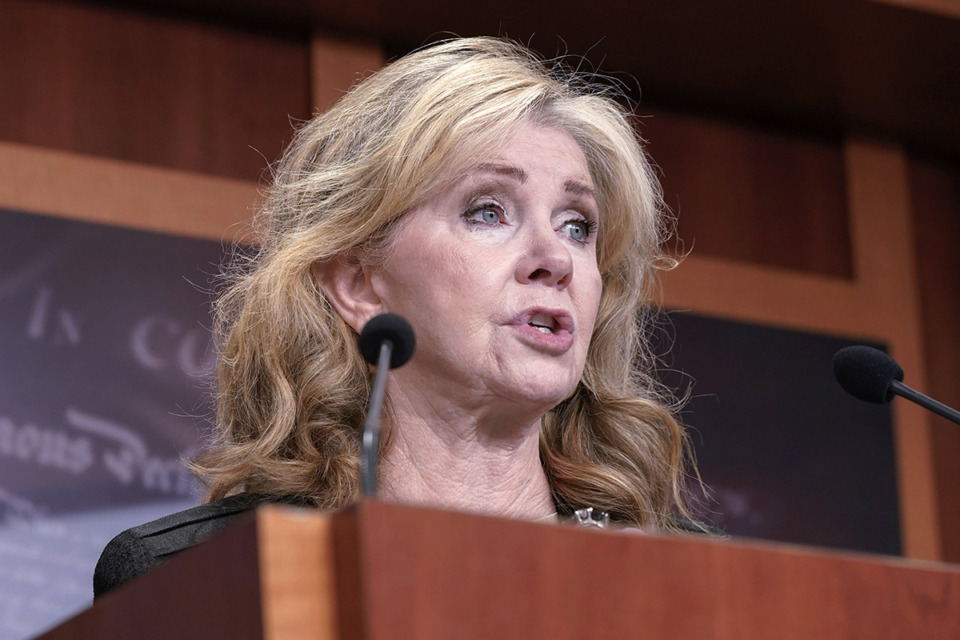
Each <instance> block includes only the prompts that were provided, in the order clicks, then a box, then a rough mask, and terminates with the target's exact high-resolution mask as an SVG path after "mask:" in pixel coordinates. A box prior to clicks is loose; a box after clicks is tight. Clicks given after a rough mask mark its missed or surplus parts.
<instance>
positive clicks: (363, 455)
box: [359, 313, 417, 498]
mask: <svg viewBox="0 0 960 640" xmlns="http://www.w3.org/2000/svg"><path fill="white" fill-rule="evenodd" d="M359 346H360V353H362V354H363V357H364V358H366V360H367V362H369V363H370V364H372V365H376V367H377V373H376V375H375V376H374V378H373V389H372V390H371V391H370V406H369V408H368V410H367V419H366V421H364V423H363V445H362V448H361V452H360V481H361V485H362V487H363V495H364V496H366V497H368V498H374V497H376V495H377V459H378V457H379V455H380V409H381V408H382V406H383V392H384V389H385V387H386V384H387V371H389V370H390V369H396V368H397V367H400V366H403V365H404V364H406V363H407V361H408V360H410V358H411V357H412V356H413V351H414V349H415V348H416V346H417V341H416V338H415V337H414V335H413V327H411V326H410V323H409V322H407V321H406V320H405V319H404V318H403V317H402V316H398V315H397V314H395V313H381V314H380V315H378V316H374V317H373V318H371V319H370V321H369V322H367V324H366V325H364V327H363V330H362V331H361V332H360V340H359Z"/></svg>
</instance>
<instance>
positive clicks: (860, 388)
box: [833, 345, 903, 404]
mask: <svg viewBox="0 0 960 640" xmlns="http://www.w3.org/2000/svg"><path fill="white" fill-rule="evenodd" d="M833 375H835V376H836V377H837V382H839V383H840V386H841V387H843V388H844V390H846V392H847V393H849V394H850V395H852V396H854V397H856V398H860V399H861V400H866V401H867V402H875V403H877V404H883V403H884V402H890V400H892V399H893V388H892V386H891V385H892V383H893V381H894V380H903V369H901V368H900V365H898V364H897V362H896V360H894V359H893V358H891V357H890V356H888V355H887V354H886V353H884V352H883V351H880V350H879V349H874V348H873V347H867V346H864V345H857V346H854V347H844V348H843V349H840V351H837V353H836V355H834V356H833Z"/></svg>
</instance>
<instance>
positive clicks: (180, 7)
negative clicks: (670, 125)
mask: <svg viewBox="0 0 960 640" xmlns="http://www.w3.org/2000/svg"><path fill="white" fill-rule="evenodd" d="M110 1H112V2H114V3H118V4H124V5H128V6H149V7H151V8H162V9H163V10H167V11H181V12H189V13H201V14H204V15H219V16H226V17H229V18H230V19H237V20H244V21H249V22H250V23H252V24H257V25H262V24H264V22H270V23H271V24H274V25H276V26H278V27H279V28H287V29H290V28H294V29H296V28H303V27H304V26H305V25H308V24H312V25H313V26H314V27H316V28H319V29H323V30H327V31H334V32H338V33H353V34H363V35H365V36H367V37H369V38H373V39H380V40H382V41H383V42H385V43H388V44H389V45H390V47H391V49H390V52H391V53H394V52H402V51H408V50H409V49H410V48H412V47H417V46H419V45H422V44H423V43H424V42H426V41H428V40H430V39H436V38H438V37H444V36H446V35H450V34H456V35H463V36H468V35H509V36H511V37H513V38H516V39H518V40H521V41H523V42H528V41H529V42H530V43H531V44H532V45H533V46H534V47H535V48H537V49H539V50H541V51H542V52H543V53H545V54H547V55H552V54H555V53H557V52H560V53H565V52H569V53H573V54H576V55H588V57H589V59H590V61H592V63H593V64H600V65H601V66H602V68H603V70H604V71H607V72H611V71H617V72H627V73H630V74H632V75H633V76H634V77H635V78H636V79H637V81H638V82H639V84H640V86H641V87H642V88H643V91H644V95H645V96H646V97H649V98H651V99H653V100H655V101H656V102H657V103H658V104H671V105H674V106H682V107H685V108H692V109H699V108H700V107H701V106H702V105H709V108H710V110H711V111H712V112H715V113H721V112H724V113H728V114H738V115H747V116H749V117H751V118H762V119H766V120H768V121H772V122H777V123H785V124H788V125H793V124H795V123H797V122H800V123H803V124H805V125H807V126H816V127H825V128H828V129H830V130H833V131H841V130H847V129H851V128H857V129H860V130H868V131H870V132H872V133H880V134H883V135H884V136H886V137H890V138H893V139H897V140H902V141H904V142H908V143H914V142H915V143H918V144H923V145H931V146H934V147H937V148H940V149H946V150H947V151H951V152H954V153H955V152H956V151H957V149H958V148H960V119H958V118H957V117H956V113H957V112H958V111H960V83H958V82H956V81H955V79H956V78H957V77H960V55H957V42H960V20H956V19H951V18H945V17H942V16H936V15H930V14H926V13H923V12H919V11H911V10H908V9H903V8H900V7H895V6H888V5H882V4H879V3H876V2H871V1H867V0H805V1H804V2H796V1H794V0H720V1H716V0H713V1H707V0H660V1H647V2H626V1H624V0H593V1H592V2H590V3H589V7H586V6H584V3H583V2H581V1H579V0H555V1H553V2H551V3H549V5H547V4H543V3H534V2H515V1H513V0H490V1H489V2H486V3H484V5H483V7H482V9H478V8H477V6H475V5H474V4H472V3H457V2H449V1H448V0H409V1H407V2H385V1H383V0H353V1H351V2H331V1H330V0H110ZM586 66H587V68H589V65H586ZM633 84H635V83H633Z"/></svg>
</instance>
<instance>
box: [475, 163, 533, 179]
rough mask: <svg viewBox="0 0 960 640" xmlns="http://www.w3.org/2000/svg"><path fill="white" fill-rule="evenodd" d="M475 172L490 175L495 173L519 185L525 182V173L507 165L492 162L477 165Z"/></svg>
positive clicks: (518, 168)
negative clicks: (511, 179) (488, 173)
mask: <svg viewBox="0 0 960 640" xmlns="http://www.w3.org/2000/svg"><path fill="white" fill-rule="evenodd" d="M476 171H488V172H490V173H496V174H499V175H501V176H507V177H508V178H513V179H514V180H516V181H517V182H519V183H520V184H523V183H524V182H526V181H527V172H526V171H524V170H523V169H521V168H520V167H514V166H511V165H508V164H496V163H494V162H485V163H483V164H480V165H477V168H476Z"/></svg>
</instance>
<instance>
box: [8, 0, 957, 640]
mask: <svg viewBox="0 0 960 640" xmlns="http://www.w3.org/2000/svg"><path fill="white" fill-rule="evenodd" d="M451 35H462V36H468V35H501V36H508V37H511V38H514V39H516V40H519V41H521V42H523V43H526V44H528V45H529V46H530V47H532V48H533V49H535V50H537V51H538V52H540V53H541V54H543V55H544V56H547V57H555V56H562V55H568V56H570V57H569V58H568V63H569V64H570V65H572V66H576V67H578V68H580V69H581V70H582V71H584V72H588V73H589V72H594V71H599V72H602V73H603V74H604V75H603V76H602V77H598V80H599V81H602V82H610V83H614V84H617V85H618V86H621V87H622V89H623V91H624V92H625V94H626V100H627V101H628V102H629V103H630V105H631V106H632V107H633V108H634V110H635V112H636V113H637V114H638V116H639V117H638V118H637V131H638V134H639V135H640V136H641V137H642V138H644V140H646V142H647V148H648V150H649V153H650V155H651V157H652V158H653V160H654V162H655V163H656V165H657V167H658V170H659V172H660V176H661V180H662V183H663V187H664V196H665V200H666V203H667V205H668V206H669V207H670V209H671V210H672V211H673V213H674V214H675V215H676V216H677V239H676V240H674V241H672V243H671V245H670V247H669V248H670V250H671V251H674V252H675V253H676V254H677V255H678V256H680V255H685V256H686V257H685V259H684V260H683V261H682V262H681V264H680V266H679V267H677V268H676V269H675V270H674V271H672V272H670V273H667V274H665V275H664V278H663V286H662V289H663V294H662V296H663V299H662V304H663V306H664V308H665V310H667V311H668V314H667V315H666V317H665V320H664V322H663V324H662V326H661V327H660V329H659V330H658V331H657V334H656V336H655V340H656V342H657V344H658V347H659V349H660V351H661V353H663V359H664V372H663V378H664V381H665V382H666V383H667V384H669V385H670V386H672V387H673V388H674V389H676V391H677V393H678V395H687V396H689V398H690V399H689V402H688V403H687V405H686V409H685V412H684V417H685V420H686V422H687V424H688V425H689V426H690V428H691V437H692V440H693V444H694V448H695V449H696V454H697V458H698V460H699V462H700V468H701V472H702V476H703V480H704V482H705V484H706V485H707V486H708V488H709V489H708V491H707V493H706V495H703V496H702V499H701V501H700V505H699V508H700V515H701V517H702V518H704V519H705V520H707V521H709V522H711V523H713V524H715V525H717V526H719V527H721V528H723V529H725V530H726V531H727V532H728V533H729V534H731V535H732V536H734V537H745V538H762V539H769V540H777V541H781V542H786V543H799V544H805V545H815V546H822V547H830V548H836V549H848V550H857V551H865V552H872V553H882V554H894V555H896V554H899V555H904V556H907V557H910V558H920V559H931V560H943V561H948V562H958V561H960V508H958V507H957V505H958V504H960V465H958V464H957V463H956V460H957V459H960V431H958V428H957V427H955V426H954V425H951V424H949V423H946V422H945V421H942V420H940V419H938V418H934V417H931V416H929V415H927V414H925V413H924V412H923V411H922V410H920V409H917V408H915V407H911V406H907V405H906V403H905V402H903V401H894V403H893V404H892V405H884V406H874V405H867V404H864V403H862V402H859V401H857V400H854V399H852V398H849V397H847V396H845V394H844V393H843V392H842V391H841V390H840V389H839V387H837V385H836V383H835V382H834V380H833V374H832V371H831V363H830V361H831V358H832V355H833V353H834V352H835V351H836V350H837V349H839V348H841V347H843V346H846V345H848V344H856V343H868V344H872V345H875V346H877V347H880V348H883V349H886V350H887V351H889V352H890V353H891V354H892V355H893V356H894V357H895V358H897V360H898V361H899V362H900V363H901V365H902V366H903V368H904V369H905V371H906V378H905V381H906V382H907V383H908V384H910V385H911V386H913V387H914V388H917V389H919V390H920V391H923V392H926V393H928V394H929V395H932V396H934V397H936V398H938V399H940V400H942V401H944V402H946V403H948V404H952V405H954V406H957V405H960V332H958V331H957V329H956V328H957V327H958V326H960V255H958V248H960V118H958V117H957V115H958V114H960V1H958V0H887V1H884V2H879V1H875V0H831V1H827V0H808V1H807V2H804V3H796V2H791V3H788V2H782V1H781V0H766V1H764V2H759V1H754V0H746V1H740V2H730V1H726V0H724V1H715V2H706V1H705V0H672V1H665V0H652V1H650V2H631V3H627V2H616V1H613V0H597V1H595V2H591V3H588V4H587V5H584V4H583V3H577V2H573V1H571V0H557V1H555V2H551V3H537V2H531V3H515V2H507V1H505V0H492V1H491V2H487V3H484V4H483V5H471V4H456V3H446V2H437V1H435V0H409V1H408V2H404V3H399V2H387V1H386V0H354V1H352V2H331V1H330V0H190V1H187V0H130V1H111V2H106V1H104V2H81V1H79V0H74V1H58V2H53V1H47V0H4V2H3V3H0V238H2V240H0V247H2V249H3V250H2V251H0V566H2V567H3V572H2V577H0V637H4V638H12V639H18V638H26V637H30V636H32V635H35V634H36V633H38V632H40V631H42V630H44V629H46V628H48V627H49V626H51V625H53V624H55V623H56V622H58V621H59V620H62V619H63V618H65V617H66V616H68V615H70V614H71V613H73V612H76V611H77V610H79V609H81V608H83V607H85V606H88V605H89V603H90V600H91V597H92V593H91V585H90V579H91V576H92V572H93V567H94V564H95V562H96V559H97V557H98V555H99V551H100V549H101V548H102V547H103V545H104V544H106V542H107V541H108V540H109V539H110V538H111V537H112V536H113V535H114V534H115V533H117V532H119V531H120V530H122V529H124V528H127V527H130V526H133V525H136V524H140V523H142V522H144V521H147V520H150V519H152V518H155V517H159V516H160V515H164V514H166V513H169V512H171V511H174V510H177V509H180V508H184V507H186V506H190V505H192V504H196V503H197V501H198V500H199V499H200V496H201V488H200V487H198V486H196V484H195V483H194V482H193V481H192V480H191V478H190V477H189V475H188V474H187V473H186V472H185V471H184V470H183V467H182V464H181V463H180V460H181V459H183V458H189V457H190V456H191V455H193V454H194V453H195V452H196V450H197V449H198V448H199V447H200V446H201V444H202V441H203V437H204V431H205V429H206V428H207V426H208V425H209V421H210V419H211V408H210V405H209V399H208V390H209V384H210V374H211V367H212V347H211V344H210V338H209V304H210V300H211V299H212V296H213V294H214V290H215V286H216V274H217V273H218V270H219V265H220V264H221V262H222V260H223V258H224V256H225V255H226V254H227V252H228V251H229V246H230V245H231V243H233V242H236V241H240V242H243V241H248V240H249V239H250V236H249V233H248V229H247V226H246V223H247V222H248V220H249V218H250V216H251V215H252V212H253V211H254V209H255V203H256V200H257V197H258V194H257V189H258V185H260V184H262V181H263V180H264V179H265V178H266V177H267V176H268V167H269V165H270V163H271V162H273V161H275V160H276V159H277V157H278V155H279V153H280V152H281V150H282V149H283V147H284V145H285V143H286V142H287V141H289V139H290V137H291V134H292V130H293V126H294V125H295V124H296V123H297V122H300V121H302V120H305V119H307V118H308V117H309V116H310V114H311V113H313V112H315V111H317V110H322V109H325V108H327V107H328V106H329V105H330V104H331V103H332V102H334V101H335V100H336V99H337V98H338V96H340V95H341V94H342V93H343V91H345V90H346V89H347V88H349V87H350V86H351V85H352V84H353V83H354V82H356V81H357V80H358V79H359V78H362V77H363V76H364V75H365V74H367V73H369V72H370V71H373V70H375V69H377V68H379V67H380V66H382V65H383V64H384V63H385V62H387V61H389V60H391V59H393V58H395V57H397V56H400V55H403V54H404V53H406V52H409V51H411V50H413V49H415V48H417V47H420V46H423V45H424V44H427V43H429V42H433V41H435V40H438V39H442V38H444V37H449V36H451Z"/></svg>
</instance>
